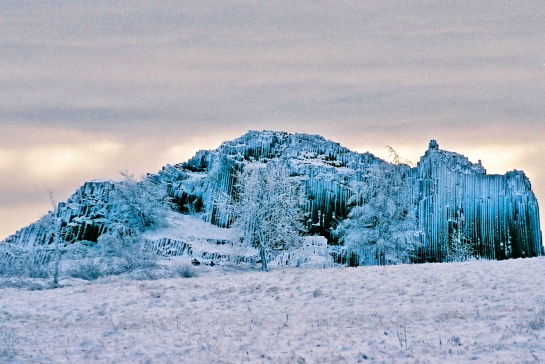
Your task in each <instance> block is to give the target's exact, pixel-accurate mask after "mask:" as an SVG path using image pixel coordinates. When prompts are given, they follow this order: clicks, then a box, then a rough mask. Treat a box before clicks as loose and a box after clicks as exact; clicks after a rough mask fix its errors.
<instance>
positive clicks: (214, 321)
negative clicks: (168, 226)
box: [0, 258, 545, 363]
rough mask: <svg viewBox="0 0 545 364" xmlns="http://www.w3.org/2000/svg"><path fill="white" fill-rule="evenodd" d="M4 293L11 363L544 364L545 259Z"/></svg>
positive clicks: (223, 275)
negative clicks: (464, 363)
mask: <svg viewBox="0 0 545 364" xmlns="http://www.w3.org/2000/svg"><path fill="white" fill-rule="evenodd" d="M196 270H197V271H198V272H199V277H194V278H176V279H163V280H157V281H127V280H121V279H117V280H112V279H110V280H106V279H103V280H102V281H100V280H99V281H95V282H94V283H84V282H74V281H72V282H65V283H67V284H72V285H71V286H66V287H64V288H59V289H52V290H44V291H27V290H22V289H15V288H4V289H2V290H0V295H1V299H0V362H4V361H6V362H14V363H26V362H32V363H35V362H41V363H48V362H55V363H58V362H66V363H74V362H108V363H116V362H119V363H129V362H148V363H155V362H157V363H163V362H165V363H169V362H170V363H178V362H188V363H240V362H251V363H261V362H264V363H271V362H272V363H286V362H293V363H313V362H324V363H336V362H347V363H355V362H378V363H380V362H385V363H428V362H431V363H435V362H441V363H449V362H451V363H460V362H470V361H473V362H480V363H483V362H484V363H525V362H528V363H533V362H535V363H539V362H542V363H543V362H545V292H544V291H543V287H544V283H545V274H544V273H545V259H544V258H532V259H518V260H511V261H502V262H497V261H479V262H468V263H450V264H423V265H400V266H388V267H360V268H329V269H293V268H291V269H290V268H285V269H277V270H274V271H272V272H269V273H261V272H256V271H234V272H233V271H229V270H227V269H226V267H224V266H216V267H214V268H212V267H202V266H201V267H198V268H196Z"/></svg>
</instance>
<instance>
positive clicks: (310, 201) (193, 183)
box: [3, 131, 542, 261]
mask: <svg viewBox="0 0 545 364" xmlns="http://www.w3.org/2000/svg"><path fill="white" fill-rule="evenodd" d="M251 162H261V163H269V164H275V165H280V166H283V167H286V168H288V169H289V170H290V173H291V174H292V175H295V176H299V178H300V179H301V180H302V181H304V183H305V185H306V188H307V195H308V198H307V201H306V202H305V206H304V210H305V212H306V213H307V214H308V216H309V219H308V222H307V230H308V233H309V234H317V235H321V236H324V237H325V238H326V239H327V240H328V243H329V244H330V245H331V244H337V241H336V239H335V237H334V236H333V235H332V234H331V231H332V229H333V228H334V227H335V226H336V224H337V223H338V222H339V221H342V220H343V219H345V218H346V217H347V215H348V213H349V212H350V209H351V208H352V205H351V204H350V198H351V197H352V196H353V195H354V190H353V183H354V182H362V181H364V180H365V178H366V174H367V173H368V170H369V168H371V167H373V166H374V167H376V166H378V167H379V168H380V166H384V165H387V164H388V163H387V162H386V161H384V160H381V159H379V158H377V157H375V156H374V155H372V154H370V153H363V154H361V153H356V152H352V151H350V150H348V149H347V148H344V147H342V146H340V145H339V144H338V143H335V142H332V141H329V140H326V139H324V138H323V137H321V136H317V135H308V134H289V133H285V132H273V131H262V132H257V131H250V132H248V133H247V134H245V135H243V136H241V137H240V138H238V139H235V140H233V141H228V142H224V143H222V145H221V146H219V147H218V148H217V149H215V150H212V151H199V152H197V153H196V155H195V156H194V157H193V158H191V159H190V160H189V161H187V162H185V163H180V164H177V165H174V166H171V165H167V166H165V167H164V168H163V169H162V170H161V171H159V172H158V173H157V174H154V175H149V176H148V179H149V180H150V181H153V183H155V184H156V185H158V186H161V187H162V188H164V189H166V190H167V191H168V194H169V195H170V196H171V197H172V199H173V200H174V202H175V204H176V206H175V207H176V208H177V209H179V210H180V211H181V212H182V213H185V214H191V215H194V216H200V218H202V220H204V221H205V222H207V223H211V224H213V225H215V226H217V227H218V229H219V228H225V227H228V224H229V214H228V212H227V211H226V210H225V209H224V208H222V206H220V205H218V204H217V203H216V197H217V196H218V194H221V193H224V194H226V195H229V194H231V193H232V189H233V183H234V178H233V172H234V171H235V170H238V169H242V168H244V166H245V165H246V164H248V163H251ZM395 168H396V171H398V172H396V173H399V174H400V175H402V176H403V178H406V179H407V181H409V184H410V186H411V188H412V193H411V204H412V206H414V209H415V211H416V217H417V223H418V229H419V231H420V232H421V239H422V243H423V250H422V252H421V259H422V260H426V261H444V260H445V259H446V258H445V257H446V253H445V252H446V250H447V248H448V246H449V242H450V240H451V236H452V234H453V231H454V229H458V230H460V231H462V232H463V234H464V236H467V238H468V239H469V240H471V241H472V242H473V243H474V244H475V255H477V256H480V257H484V258H487V259H506V258H517V257H531V256H538V255H541V254H542V237H541V228H540V225H539V208H538V203H537V200H536V198H535V195H534V193H533V192H532V189H531V185H530V182H529V180H528V178H527V177H526V176H525V175H524V173H523V172H520V171H513V172H509V173H507V174H505V175H488V174H486V170H485V169H484V168H483V166H481V165H480V163H478V164H473V163H471V162H470V161H469V160H468V159H467V158H465V157H463V156H462V155H460V154H457V153H453V152H449V151H444V150H441V149H439V145H438V144H437V143H436V142H435V141H432V142H430V145H429V148H428V150H427V151H426V152H425V154H424V155H423V157H422V158H421V160H420V161H419V163H418V165H417V166H416V167H412V168H409V167H408V166H406V165H401V164H400V165H397V166H395ZM116 186H118V183H115V182H111V181H93V182H87V183H85V184H84V185H83V186H82V187H81V188H80V189H79V190H78V191H76V193H74V195H73V196H72V197H71V198H70V199H69V200H68V201H66V202H64V203H61V204H59V207H58V211H57V216H58V218H59V219H60V220H61V221H62V224H61V225H62V227H63V228H64V232H65V233H64V234H63V239H64V241H65V244H71V243H75V242H78V241H82V240H83V241H90V242H96V241H97V239H98V238H99V236H101V235H102V234H104V233H105V232H107V231H109V229H110V228H111V226H112V225H113V224H114V222H115V223H119V222H120V221H121V222H123V221H122V220H120V219H119V216H118V215H119V213H120V211H121V210H122V207H120V206H118V205H116V203H113V202H112V201H111V194H112V193H113V192H112V191H115V190H116V188H118V187H116ZM169 216H170V220H169V221H170V222H171V225H172V226H180V223H181V222H183V221H187V219H186V217H184V215H180V214H179V213H174V212H173V214H169ZM184 219H185V220H184ZM176 220H179V221H180V223H176V222H175V221H176ZM173 221H174V222H173ZM183 229H185V228H178V231H181V230H183ZM174 230H176V229H175V228H174ZM169 231H170V233H167V232H166V231H163V233H164V234H163V235H164V236H161V233H160V230H159V231H156V232H153V234H152V236H153V238H154V239H155V242H156V243H157V245H158V246H159V245H160V246H162V248H161V249H163V250H164V251H168V252H169V254H177V253H176V252H188V251H193V249H189V246H190V245H191V244H194V242H193V241H190V240H191V239H189V238H188V237H187V236H185V237H183V238H180V239H175V238H173V237H172V235H173V234H172V231H173V229H170V230H169ZM222 234H223V235H225V234H226V233H221V234H220V235H222ZM229 234H231V233H228V234H227V235H229ZM174 235H176V233H174ZM229 236H230V237H229V238H226V239H218V240H225V241H230V243H234V242H236V240H237V237H233V235H232V234H231V235H229ZM165 239H166V240H165ZM229 239H231V240H229ZM196 240H199V239H196ZM233 240H234V241H233ZM51 241H52V240H51V237H50V234H49V233H48V231H47V229H45V228H44V224H43V223H35V224H31V225H30V226H28V227H26V228H23V229H22V230H20V231H18V232H17V233H16V234H14V235H13V236H10V237H8V238H7V239H5V240H4V241H3V243H9V244H12V245H17V246H34V245H44V244H45V245H47V244H50V243H51ZM199 241H203V239H200V240H199ZM204 241H206V239H204ZM225 241H224V243H225ZM161 244H162V245H161ZM165 244H166V245H168V247H167V248H165ZM184 244H185V245H187V246H186V247H185V248H184V247H183V246H184ZM199 244H200V248H199V249H198V251H200V253H199V254H200V256H203V255H206V254H219V255H218V256H220V255H221V250H222V249H216V248H218V247H220V246H221V245H224V244H215V243H214V244H212V243H211V244H210V245H209V246H208V247H204V246H203V245H202V244H201V243H199ZM165 249H166V250H165ZM224 258H225V259H227V257H226V256H224ZM229 259H231V258H229ZM233 259H234V258H233ZM340 261H342V259H341V260H340Z"/></svg>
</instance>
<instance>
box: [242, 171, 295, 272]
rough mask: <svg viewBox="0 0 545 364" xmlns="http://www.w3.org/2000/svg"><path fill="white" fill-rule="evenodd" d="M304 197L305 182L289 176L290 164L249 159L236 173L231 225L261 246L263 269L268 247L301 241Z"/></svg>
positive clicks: (248, 239) (284, 245)
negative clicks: (257, 161)
mask: <svg viewBox="0 0 545 364" xmlns="http://www.w3.org/2000/svg"><path fill="white" fill-rule="evenodd" d="M304 199H305V188H304V185H303V184H302V183H301V181H300V180H299V179H298V178H297V177H290V175H289V172H288V170H287V168H284V167H279V166H273V165H272V164H269V165H265V164H261V163H250V164H247V165H246V166H245V168H244V170H243V171H242V172H239V173H237V175H236V182H235V185H234V191H233V198H232V202H231V218H232V221H233V224H232V226H233V227H235V228H239V229H240V230H241V231H242V234H243V240H244V242H245V243H247V244H249V245H251V246H253V247H255V248H257V249H259V253H260V257H261V262H262V269H263V270H267V252H268V251H273V250H275V251H278V250H284V249H288V248H291V247H296V246H298V245H300V243H301V233H302V232H303V231H304V224H303V222H304V218H305V216H304V213H303V211H302V210H301V206H302V204H303V201H304Z"/></svg>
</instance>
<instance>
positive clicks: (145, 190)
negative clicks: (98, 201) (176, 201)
mask: <svg viewBox="0 0 545 364" xmlns="http://www.w3.org/2000/svg"><path fill="white" fill-rule="evenodd" d="M121 175H122V176H123V177H124V180H123V181H121V182H120V183H119V184H117V185H116V186H115V190H114V191H113V193H112V195H111V197H112V198H113V201H112V202H113V203H114V204H115V205H116V213H115V216H114V220H115V222H116V223H121V224H123V225H125V226H126V227H128V228H131V229H135V230H136V231H142V230H144V229H146V228H150V227H154V226H162V225H164V224H165V222H166V216H167V213H168V211H170V210H171V209H172V201H171V198H170V196H169V195H168V193H167V190H166V188H165V187H164V186H163V185H162V184H161V183H156V182H155V181H152V180H151V179H150V178H149V177H144V178H142V179H141V180H137V179H136V178H135V177H134V176H133V175H132V174H129V173H128V172H122V173H121Z"/></svg>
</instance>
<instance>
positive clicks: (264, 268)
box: [259, 245, 269, 272]
mask: <svg viewBox="0 0 545 364" xmlns="http://www.w3.org/2000/svg"><path fill="white" fill-rule="evenodd" d="M259 254H260V255H261V270H262V271H264V272H267V271H268V270H269V269H268V268H267V256H266V255H265V247H264V246H263V245H262V246H261V247H260V248H259Z"/></svg>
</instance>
